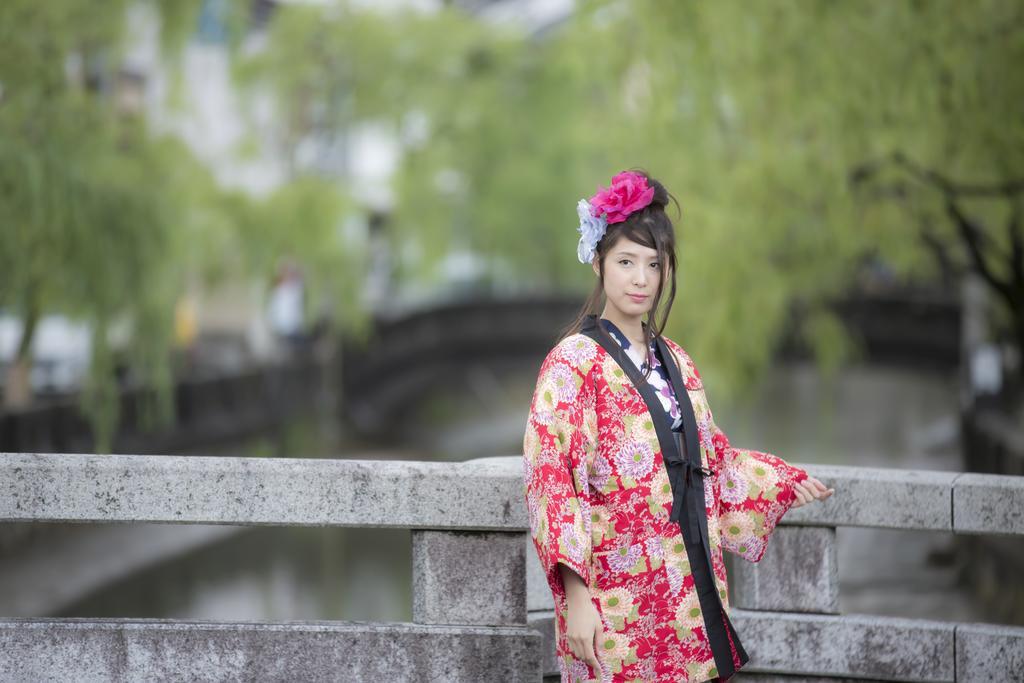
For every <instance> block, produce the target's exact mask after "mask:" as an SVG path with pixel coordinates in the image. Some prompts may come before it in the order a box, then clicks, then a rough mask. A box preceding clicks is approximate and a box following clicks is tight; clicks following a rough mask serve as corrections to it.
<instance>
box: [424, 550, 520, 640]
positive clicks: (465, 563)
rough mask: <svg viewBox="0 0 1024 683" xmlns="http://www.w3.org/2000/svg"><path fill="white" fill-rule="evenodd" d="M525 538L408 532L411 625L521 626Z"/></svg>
mask: <svg viewBox="0 0 1024 683" xmlns="http://www.w3.org/2000/svg"><path fill="white" fill-rule="evenodd" d="M525 536H526V534H525V532H507V531H482V532H475V531H413V532H412V593H413V604H412V618H413V621H414V622H416V623H417V624H475V625H482V626H504V625H512V624H525V623H526V572H525V566H526V546H525V544H524V543H523V539H524V537H525Z"/></svg>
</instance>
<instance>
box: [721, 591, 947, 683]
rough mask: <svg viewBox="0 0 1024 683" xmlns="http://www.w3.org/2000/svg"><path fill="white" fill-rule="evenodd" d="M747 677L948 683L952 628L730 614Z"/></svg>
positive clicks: (896, 621)
mask: <svg viewBox="0 0 1024 683" xmlns="http://www.w3.org/2000/svg"><path fill="white" fill-rule="evenodd" d="M730 616H731V617H732V619H733V622H734V624H735V625H736V630H737V631H739V634H740V638H741V639H742V640H743V644H744V646H745V647H746V649H747V652H748V653H749V654H750V662H749V663H748V664H747V665H746V666H745V667H743V669H744V671H745V672H747V673H793V674H800V675H809V676H847V677H853V678H869V679H873V680H882V681H953V680H954V668H955V667H954V660H953V657H954V651H953V630H954V624H945V623H940V622H934V621H925V620H922V619H893V618H888V617H870V616H861V615H845V616H832V615H811V614H786V613H781V612H752V611H747V610H739V609H734V610H732V612H731V614H730Z"/></svg>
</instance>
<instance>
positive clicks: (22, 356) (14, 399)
mask: <svg viewBox="0 0 1024 683" xmlns="http://www.w3.org/2000/svg"><path fill="white" fill-rule="evenodd" d="M38 322H39V311H38V309H36V308H35V307H34V306H32V307H30V308H29V310H28V312H27V315H26V316H25V326H24V327H23V328H22V330H21V340H20V341H19V342H18V351H17V353H16V354H15V355H14V361H13V362H12V363H11V366H10V367H9V368H8V369H7V375H6V377H5V378H4V402H3V407H4V408H6V409H11V408H24V407H25V406H27V405H29V404H30V403H32V340H33V339H34V338H35V334H36V324H37V323H38Z"/></svg>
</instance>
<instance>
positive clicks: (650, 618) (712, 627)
mask: <svg viewBox="0 0 1024 683" xmlns="http://www.w3.org/2000/svg"><path fill="white" fill-rule="evenodd" d="M657 352H658V354H659V356H660V358H661V362H662V363H663V364H664V366H665V369H666V370H667V371H668V374H669V377H670V379H671V384H672V387H673V388H674V389H675V394H676V399H677V401H678V403H679V407H680V410H681V412H682V415H683V420H684V421H683V425H682V426H683V430H682V434H681V435H680V434H679V432H673V431H672V430H671V429H670V425H669V419H668V417H667V416H666V414H665V411H664V409H663V408H662V407H661V406H660V404H659V402H658V398H657V396H656V395H655V394H654V391H653V389H652V388H651V385H650V384H649V383H648V382H645V381H643V379H642V376H641V375H640V372H639V370H638V369H637V367H636V366H635V365H634V364H633V363H632V362H631V360H630V359H629V358H627V357H626V356H625V353H624V351H623V349H622V348H621V347H620V346H619V345H618V343H617V342H615V341H614V340H613V339H611V338H610V337H609V335H608V334H607V333H606V332H604V331H603V330H601V329H600V326H599V325H598V324H597V323H596V316H593V315H592V316H589V318H588V319H587V323H586V324H585V325H584V327H583V329H582V331H581V332H580V333H578V334H574V335H572V336H570V337H567V338H566V339H564V340H562V341H561V342H559V343H558V344H557V345H556V346H555V347H554V348H553V349H552V350H551V351H550V352H549V353H548V355H547V357H546V358H545V359H544V362H543V364H542V365H541V369H540V373H539V375H538V378H537V386H536V389H535V391H534V395H533V400H532V403H531V406H530V415H529V419H528V422H527V428H526V434H525V437H524V443H523V452H524V459H523V465H524V480H525V495H526V503H527V510H528V513H529V520H530V534H531V537H532V538H533V541H534V546H535V547H536V550H537V553H538V555H539V557H540V561H541V566H542V567H543V569H544V572H545V574H546V577H547V581H548V585H549V586H550V588H551V592H552V595H553V597H554V604H555V622H556V637H557V645H556V657H557V658H558V662H559V667H560V669H561V674H562V681H563V683H565V682H570V681H571V682H576V681H591V680H598V681H602V682H605V681H643V682H644V683H650V682H652V681H659V682H664V683H670V682H671V683H678V682H679V681H707V680H714V679H716V678H719V677H720V678H721V679H723V680H724V679H727V678H728V677H730V676H732V675H733V674H734V673H735V671H736V670H737V669H739V668H740V667H741V666H743V665H744V664H745V663H746V662H747V661H748V660H749V657H748V655H747V653H746V652H745V651H744V649H743V645H742V644H741V643H740V639H739V636H738V635H737V633H736V631H735V629H734V628H733V626H732V623H731V621H730V620H729V617H728V609H729V594H728V586H727V584H726V574H725V565H724V564H723V561H722V550H723V549H725V550H729V551H730V552H733V553H735V554H737V555H740V556H741V557H743V558H744V559H746V560H749V561H751V562H757V561H759V560H760V559H761V557H762V556H763V555H764V551H765V547H766V544H767V542H768V538H769V537H770V535H771V533H772V531H773V530H774V528H775V525H776V524H778V522H779V520H780V519H781V518H782V516H783V515H784V514H785V513H786V511H787V510H788V509H789V508H790V506H792V504H793V503H794V502H795V500H796V494H795V491H794V485H795V484H796V483H797V482H799V481H802V480H804V479H806V478H807V476H808V475H807V473H806V472H805V471H804V470H802V469H800V468H798V467H794V466H792V465H789V464H788V463H786V462H785V461H784V460H782V459H780V458H778V457H776V456H774V455H771V454H769V453H763V452H761V451H754V450H747V449H741V448H736V447H734V446H732V445H731V444H730V443H729V439H728V437H726V435H725V433H724V432H722V431H721V430H720V429H719V428H718V427H717V426H716V425H715V422H714V420H713V419H712V416H711V409H710V408H709V407H708V403H707V399H706V398H705V396H704V390H703V387H702V384H701V379H700V375H699V374H698V372H697V369H696V367H694V364H693V361H692V360H690V357H689V356H688V355H687V353H686V352H685V351H684V350H683V349H682V347H680V346H679V345H678V344H676V343H675V342H673V341H671V340H669V339H667V338H664V337H662V338H661V339H660V340H658V344H657ZM670 352H671V353H670ZM559 563H562V564H565V565H566V566H568V567H570V568H571V569H572V570H573V571H575V572H576V573H577V574H579V575H580V577H582V578H583V580H584V581H585V582H586V584H587V586H588V587H589V590H590V595H591V600H592V602H593V604H594V606H595V607H596V608H597V610H598V612H599V613H600V615H601V620H602V622H603V626H604V635H603V637H602V639H601V640H600V643H601V645H600V647H599V648H598V650H597V656H598V659H599V660H600V662H601V670H600V671H594V670H593V668H592V667H591V666H590V665H588V664H587V663H586V662H584V661H583V660H580V659H577V658H576V657H575V656H574V655H573V654H572V651H571V650H570V648H569V645H568V640H567V638H566V637H565V618H566V615H567V602H566V594H565V585H564V584H563V582H562V576H561V572H560V570H559V568H558V564H559Z"/></svg>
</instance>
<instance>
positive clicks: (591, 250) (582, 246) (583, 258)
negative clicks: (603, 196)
mask: <svg viewBox="0 0 1024 683" xmlns="http://www.w3.org/2000/svg"><path fill="white" fill-rule="evenodd" d="M576 213H577V214H578V215H579V217H580V227H579V233H580V243H579V246H578V247H577V248H576V256H578V257H579V259H580V263H590V262H592V261H593V260H594V254H596V253H597V243H598V242H600V241H601V238H602V237H604V231H605V229H606V228H607V227H608V221H607V220H606V219H605V217H604V216H603V215H601V216H594V215H593V213H592V211H591V205H590V202H589V201H587V200H586V199H581V200H580V201H579V203H577V204H576Z"/></svg>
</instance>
